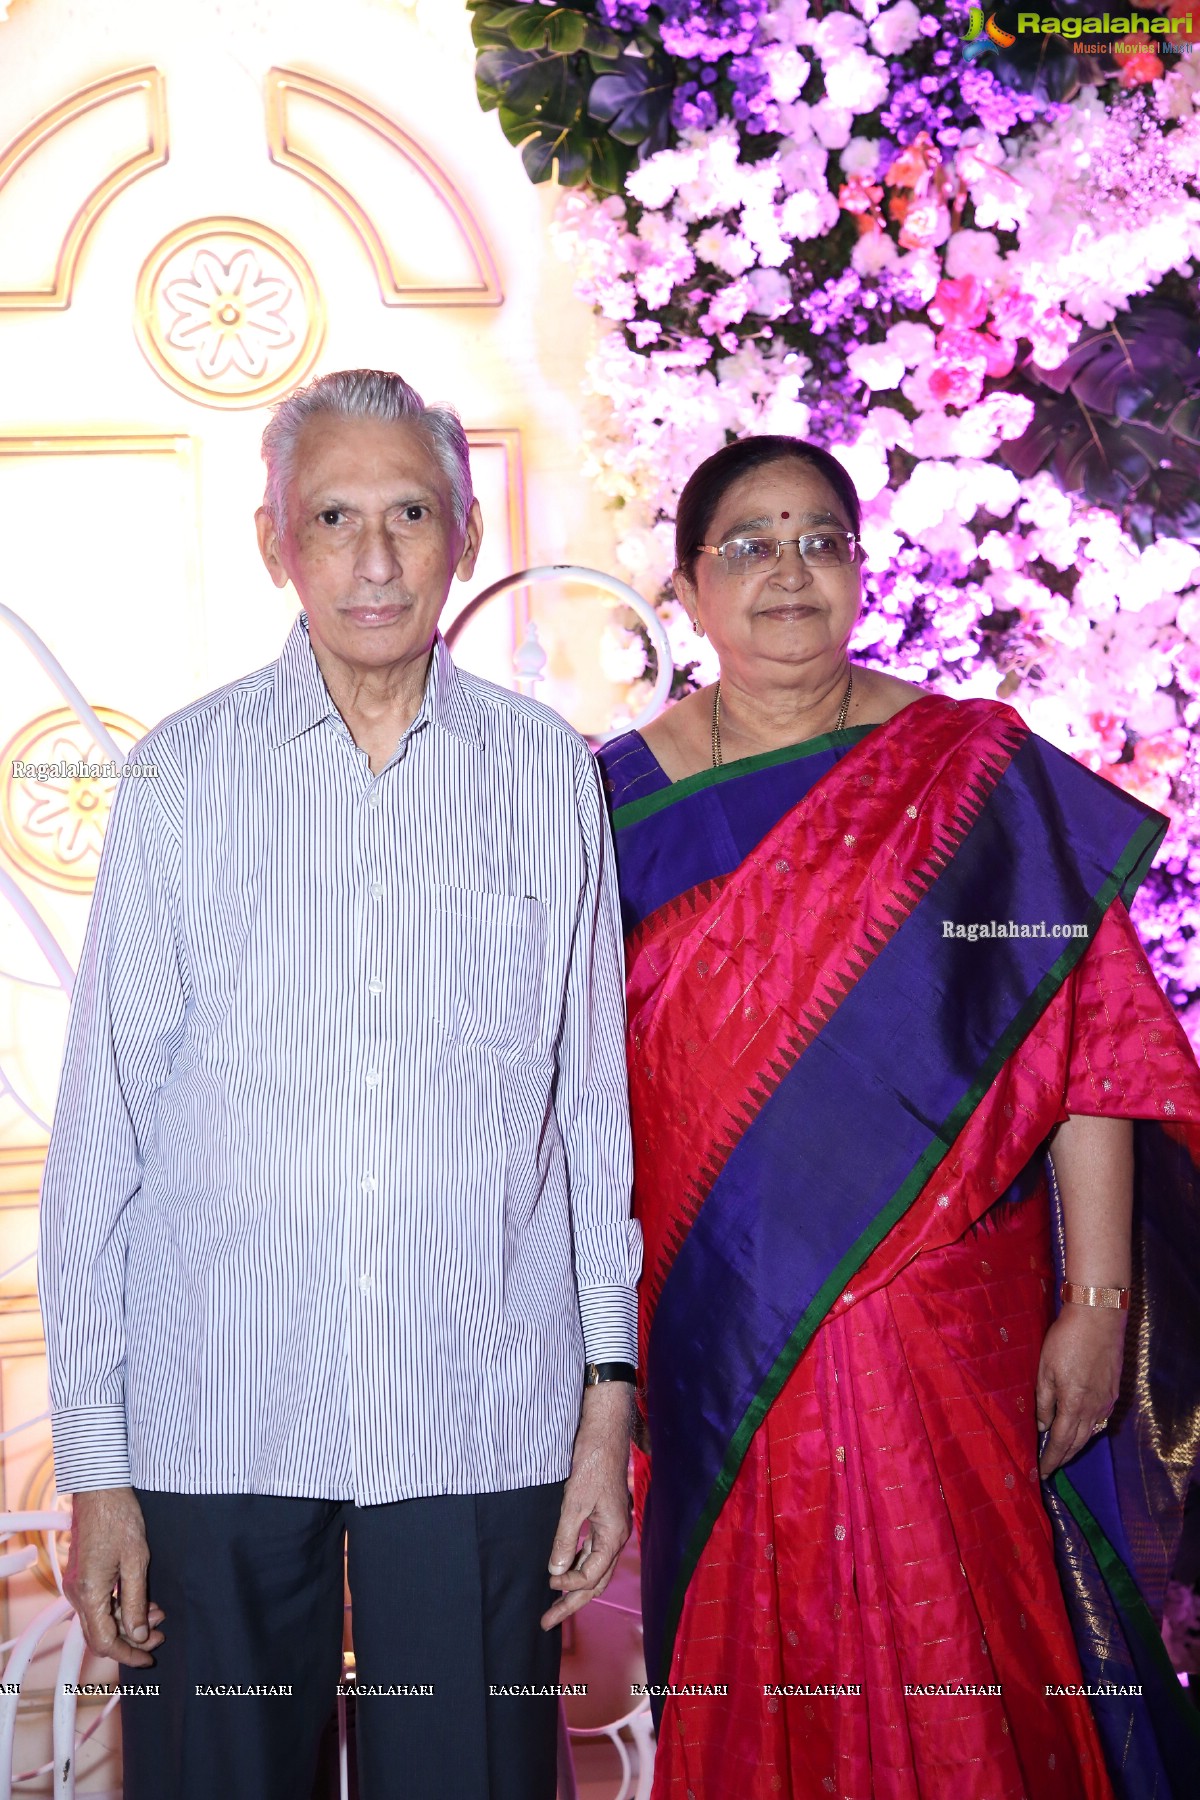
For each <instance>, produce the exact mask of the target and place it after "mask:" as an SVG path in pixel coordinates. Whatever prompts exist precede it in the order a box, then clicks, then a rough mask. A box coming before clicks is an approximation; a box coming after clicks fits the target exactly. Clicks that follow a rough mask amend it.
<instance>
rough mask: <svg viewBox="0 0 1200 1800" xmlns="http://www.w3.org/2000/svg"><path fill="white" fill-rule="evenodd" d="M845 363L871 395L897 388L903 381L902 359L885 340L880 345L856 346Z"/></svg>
mask: <svg viewBox="0 0 1200 1800" xmlns="http://www.w3.org/2000/svg"><path fill="white" fill-rule="evenodd" d="M846 361H847V363H848V364H849V366H850V373H851V374H852V375H853V376H854V379H855V380H856V381H861V382H863V383H864V384H865V385H866V386H867V387H869V388H870V389H871V390H872V392H873V393H882V392H884V391H885V390H886V389H888V388H895V387H899V385H900V383H901V382H902V381H903V379H904V358H903V357H902V356H901V355H900V354H899V352H898V351H897V350H896V349H895V348H894V346H893V345H891V344H889V343H887V341H886V340H885V341H884V342H883V343H882V344H856V345H855V346H854V348H853V350H851V352H850V354H849V355H848V356H847V358H846Z"/></svg>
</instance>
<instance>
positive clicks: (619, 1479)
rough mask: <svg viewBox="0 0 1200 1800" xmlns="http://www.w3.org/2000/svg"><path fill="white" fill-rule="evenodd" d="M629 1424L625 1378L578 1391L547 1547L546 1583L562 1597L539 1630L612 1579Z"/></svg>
mask: <svg viewBox="0 0 1200 1800" xmlns="http://www.w3.org/2000/svg"><path fill="white" fill-rule="evenodd" d="M632 1425H633V1389H632V1387H630V1385H629V1383H628V1382H624V1381H603V1382H599V1383H598V1384H597V1385H596V1386H595V1387H590V1388H586V1389H585V1390H584V1395H583V1411H582V1413H581V1415H580V1419H579V1430H578V1431H577V1432H576V1434H575V1450H574V1454H573V1455H572V1458H571V1475H570V1479H569V1480H568V1482H567V1485H566V1489H565V1490H564V1493H563V1503H562V1512H561V1513H560V1514H559V1520H558V1531H557V1533H556V1534H555V1538H554V1545H553V1548H552V1549H551V1551H550V1586H551V1587H552V1588H557V1589H558V1591H559V1593H560V1594H561V1596H562V1598H561V1599H560V1600H556V1601H555V1602H554V1605H553V1606H552V1607H551V1608H550V1610H549V1612H547V1613H543V1615H542V1630H543V1631H552V1630H553V1628H554V1627H555V1626H556V1625H561V1624H562V1622H563V1620H564V1619H565V1618H567V1616H568V1615H569V1614H570V1613H574V1612H578V1611H579V1609H580V1607H581V1606H586V1605H587V1603H588V1601H589V1600H594V1599H595V1598H596V1596H597V1594H602V1593H603V1592H604V1590H605V1588H606V1587H607V1586H608V1584H609V1582H610V1581H611V1580H612V1575H613V1570H614V1569H615V1568H616V1566H617V1558H618V1556H620V1554H621V1551H622V1549H623V1547H624V1545H625V1543H626V1542H627V1540H628V1538H629V1516H630V1506H629V1479H628V1470H629V1433H630V1430H631V1428H632ZM585 1527H586V1531H585V1532H584V1537H583V1542H582V1544H581V1543H580V1532H581V1531H584V1528H585Z"/></svg>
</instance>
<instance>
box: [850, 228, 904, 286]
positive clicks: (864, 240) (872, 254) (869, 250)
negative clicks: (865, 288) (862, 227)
mask: <svg viewBox="0 0 1200 1800" xmlns="http://www.w3.org/2000/svg"><path fill="white" fill-rule="evenodd" d="M899 260H900V252H899V251H898V250H897V248H896V246H895V244H894V243H893V242H892V240H891V238H890V237H888V235H887V233H886V232H885V231H864V232H863V235H862V236H861V237H860V238H859V240H858V242H857V243H856V244H855V246H854V248H853V250H851V252H850V262H851V265H852V267H853V268H854V270H855V272H856V273H857V274H859V275H878V273H879V271H880V270H881V269H891V268H894V267H895V265H896V263H897V262H899Z"/></svg>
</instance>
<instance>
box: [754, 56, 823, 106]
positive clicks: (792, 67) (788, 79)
mask: <svg viewBox="0 0 1200 1800" xmlns="http://www.w3.org/2000/svg"><path fill="white" fill-rule="evenodd" d="M760 60H761V61H762V63H763V65H764V66H765V68H766V71H767V76H768V79H769V81H770V84H771V97H772V99H775V100H781V101H788V100H797V99H799V97H800V90H801V88H802V87H803V86H804V83H805V82H806V81H807V80H808V71H809V69H810V68H811V66H812V65H811V64H810V63H808V62H806V61H805V59H804V58H803V57H802V56H801V55H800V53H799V51H797V50H793V49H792V48H791V46H790V45H783V44H781V45H778V46H772V47H771V48H769V49H766V50H764V51H762V53H761V58H760Z"/></svg>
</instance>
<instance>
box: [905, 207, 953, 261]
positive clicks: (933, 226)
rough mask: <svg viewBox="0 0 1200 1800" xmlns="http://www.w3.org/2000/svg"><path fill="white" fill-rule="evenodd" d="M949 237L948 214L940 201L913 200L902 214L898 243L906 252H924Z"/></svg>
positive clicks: (942, 242)
mask: <svg viewBox="0 0 1200 1800" xmlns="http://www.w3.org/2000/svg"><path fill="white" fill-rule="evenodd" d="M949 236H950V212H949V209H948V208H947V207H946V206H944V205H943V203H942V202H941V201H940V200H937V199H934V198H933V197H930V198H929V199H927V200H913V201H911V202H910V204H909V206H908V208H907V210H906V211H905V214H904V223H903V224H902V225H901V227H900V242H901V244H902V245H903V246H904V248H905V249H906V250H926V249H930V248H932V246H933V245H935V244H944V243H945V241H946V239H947V238H948V237H949Z"/></svg>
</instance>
